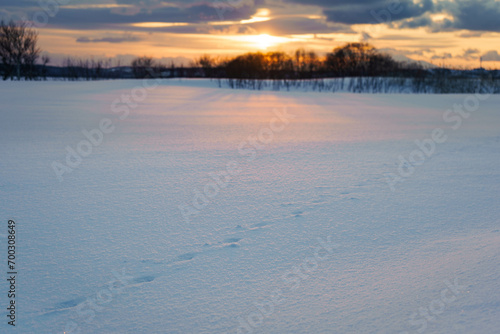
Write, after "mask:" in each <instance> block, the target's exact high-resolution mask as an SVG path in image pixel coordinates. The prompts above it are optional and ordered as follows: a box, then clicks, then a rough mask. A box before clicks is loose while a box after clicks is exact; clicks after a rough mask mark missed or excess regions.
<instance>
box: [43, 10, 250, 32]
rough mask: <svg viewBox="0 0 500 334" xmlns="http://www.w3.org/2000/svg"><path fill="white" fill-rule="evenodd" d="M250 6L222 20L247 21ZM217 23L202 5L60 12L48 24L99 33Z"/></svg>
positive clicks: (230, 13) (213, 12) (227, 13)
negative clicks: (149, 26)
mask: <svg viewBox="0 0 500 334" xmlns="http://www.w3.org/2000/svg"><path fill="white" fill-rule="evenodd" d="M254 12H255V10H254V8H253V7H252V6H243V7H240V8H235V9H233V10H231V11H227V12H226V13H225V17H224V19H225V20H242V19H248V18H250V16H252V15H253V14H254ZM210 21H219V16H218V14H217V11H216V9H215V8H213V7H211V6H208V5H205V4H202V5H194V6H190V7H185V8H181V7H162V8H157V9H155V10H153V11H152V12H144V11H143V12H139V13H136V14H130V13H129V12H121V11H120V10H116V9H109V8H86V9H85V8H84V9H76V8H61V9H60V11H59V13H58V14H57V15H56V16H55V17H54V18H51V20H50V24H51V25H55V26H62V27H65V28H70V29H99V28H106V27H111V26H113V25H116V24H132V23H141V22H169V23H176V22H186V23H203V22H210Z"/></svg>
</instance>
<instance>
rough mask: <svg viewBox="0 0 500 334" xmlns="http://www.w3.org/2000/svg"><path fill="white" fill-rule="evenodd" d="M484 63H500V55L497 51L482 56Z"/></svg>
mask: <svg viewBox="0 0 500 334" xmlns="http://www.w3.org/2000/svg"><path fill="white" fill-rule="evenodd" d="M481 58H482V59H483V61H500V54H498V52H497V51H496V50H491V51H488V52H486V53H485V54H484V55H482V56H481Z"/></svg>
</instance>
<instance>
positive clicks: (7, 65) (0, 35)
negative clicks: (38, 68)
mask: <svg viewBox="0 0 500 334" xmlns="http://www.w3.org/2000/svg"><path fill="white" fill-rule="evenodd" d="M37 42H38V33H37V32H36V31H35V30H34V29H32V28H30V27H28V25H27V24H26V23H24V22H23V23H15V22H14V21H10V22H9V23H4V22H3V21H1V22H0V59H1V60H2V65H3V66H2V67H3V79H4V80H7V79H8V78H11V79H14V77H17V79H18V80H20V79H21V77H22V76H24V77H25V78H26V79H34V78H35V75H36V73H35V64H36V61H37V59H38V57H39V56H40V52H41V50H40V48H38V46H37Z"/></svg>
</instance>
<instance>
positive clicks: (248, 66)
mask: <svg viewBox="0 0 500 334" xmlns="http://www.w3.org/2000/svg"><path fill="white" fill-rule="evenodd" d="M41 52H42V51H41V49H40V48H39V47H38V33H37V32H36V30H34V29H33V28H31V27H30V26H29V25H27V24H26V23H14V22H12V21H11V22H9V23H5V22H3V21H2V22H0V61H1V63H0V75H1V76H2V77H3V79H4V80H7V79H11V80H15V79H17V80H21V79H25V80H40V79H46V78H47V77H54V78H62V79H65V80H100V79H123V78H127V79H132V78H148V77H156V78H180V77H186V78H211V79H216V80H217V82H218V83H219V86H222V85H223V84H227V85H228V86H229V87H231V88H251V89H262V88H265V87H270V86H272V88H273V89H276V90H279V89H283V88H284V89H291V88H300V89H306V90H308V89H311V90H319V91H342V90H347V91H351V92H394V91H398V90H399V91H400V90H402V89H403V90H405V89H410V90H411V91H412V92H417V93H430V92H435V93H460V92H474V91H476V90H477V89H478V87H484V86H488V87H490V88H491V89H492V91H494V92H500V80H499V79H500V71H486V70H484V69H478V70H471V71H467V70H459V71H457V70H450V69H445V68H435V69H424V68H423V67H422V66H421V65H419V64H417V63H403V62H398V61H396V60H394V59H393V58H392V57H391V56H390V55H388V54H384V53H382V52H380V51H378V50H377V49H375V48H374V47H373V46H371V45H369V44H367V43H347V44H345V45H343V46H340V47H337V48H335V49H333V50H332V52H329V53H327V54H326V55H325V56H319V55H318V54H317V53H315V52H313V51H307V50H304V49H299V50H297V51H295V52H294V53H292V54H288V53H285V52H267V53H262V52H251V53H246V54H243V55H238V56H235V57H226V58H221V57H211V56H208V55H204V56H201V57H199V58H198V59H196V60H195V61H193V62H192V63H191V64H190V65H189V66H186V67H185V66H182V65H181V66H176V65H174V64H173V63H172V64H170V66H167V65H164V64H162V63H161V62H158V61H157V60H155V59H154V58H152V57H148V56H142V57H137V58H135V59H134V60H133V61H132V62H131V63H130V64H125V65H123V66H122V65H121V64H120V62H118V63H116V62H113V61H112V60H111V59H100V60H94V59H90V60H89V59H77V58H71V57H69V58H66V59H65V60H64V62H63V66H48V63H49V62H50V58H49V57H48V56H44V55H42V53H41ZM344 78H346V80H344Z"/></svg>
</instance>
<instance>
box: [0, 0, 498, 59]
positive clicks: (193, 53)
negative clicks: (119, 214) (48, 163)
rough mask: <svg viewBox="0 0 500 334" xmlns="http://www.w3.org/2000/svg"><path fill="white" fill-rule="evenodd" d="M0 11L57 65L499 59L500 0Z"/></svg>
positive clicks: (284, 0) (17, 6)
mask: <svg viewBox="0 0 500 334" xmlns="http://www.w3.org/2000/svg"><path fill="white" fill-rule="evenodd" d="M0 1H1V7H0V18H2V19H3V20H5V21H7V20H10V19H14V20H20V19H23V20H28V21H31V22H34V25H35V26H36V27H37V28H38V29H39V32H40V46H41V47H42V49H43V50H44V51H46V52H47V53H49V54H50V56H51V59H52V64H55V65H57V63H58V62H60V60H61V59H62V58H64V57H65V56H77V57H91V56H92V57H96V58H100V57H116V58H119V59H122V61H123V62H124V63H127V62H128V61H130V59H132V58H134V57H135V56H140V55H149V56H153V57H155V58H164V59H163V61H164V62H170V61H171V60H173V59H175V61H176V62H178V63H179V62H183V63H184V64H187V63H188V62H189V59H193V58H196V57H198V56H200V55H202V54H209V55H221V56H224V55H235V54H239V53H243V52H248V51H255V50H260V51H275V50H279V51H287V52H289V51H293V50H295V49H297V48H299V47H301V48H306V49H308V50H315V51H317V52H318V53H320V54H324V53H325V52H328V51H331V50H332V49H333V48H334V47H336V46H339V45H341V44H344V43H346V42H359V41H362V42H369V43H371V44H373V45H374V46H375V47H376V48H378V49H381V50H383V51H385V52H388V53H390V54H392V55H394V56H395V57H396V58H398V59H405V58H404V57H408V58H411V59H415V60H424V61H427V62H432V63H433V64H435V65H442V64H444V65H446V66H465V67H479V58H480V57H482V58H483V66H484V67H486V68H496V67H500V43H499V42H500V1H499V0H484V1H462V0H460V1H458V0H457V1H441V0H413V1H411V0H209V1H202V0H184V1H161V0H144V1H134V0H41V1H36V0H0Z"/></svg>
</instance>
